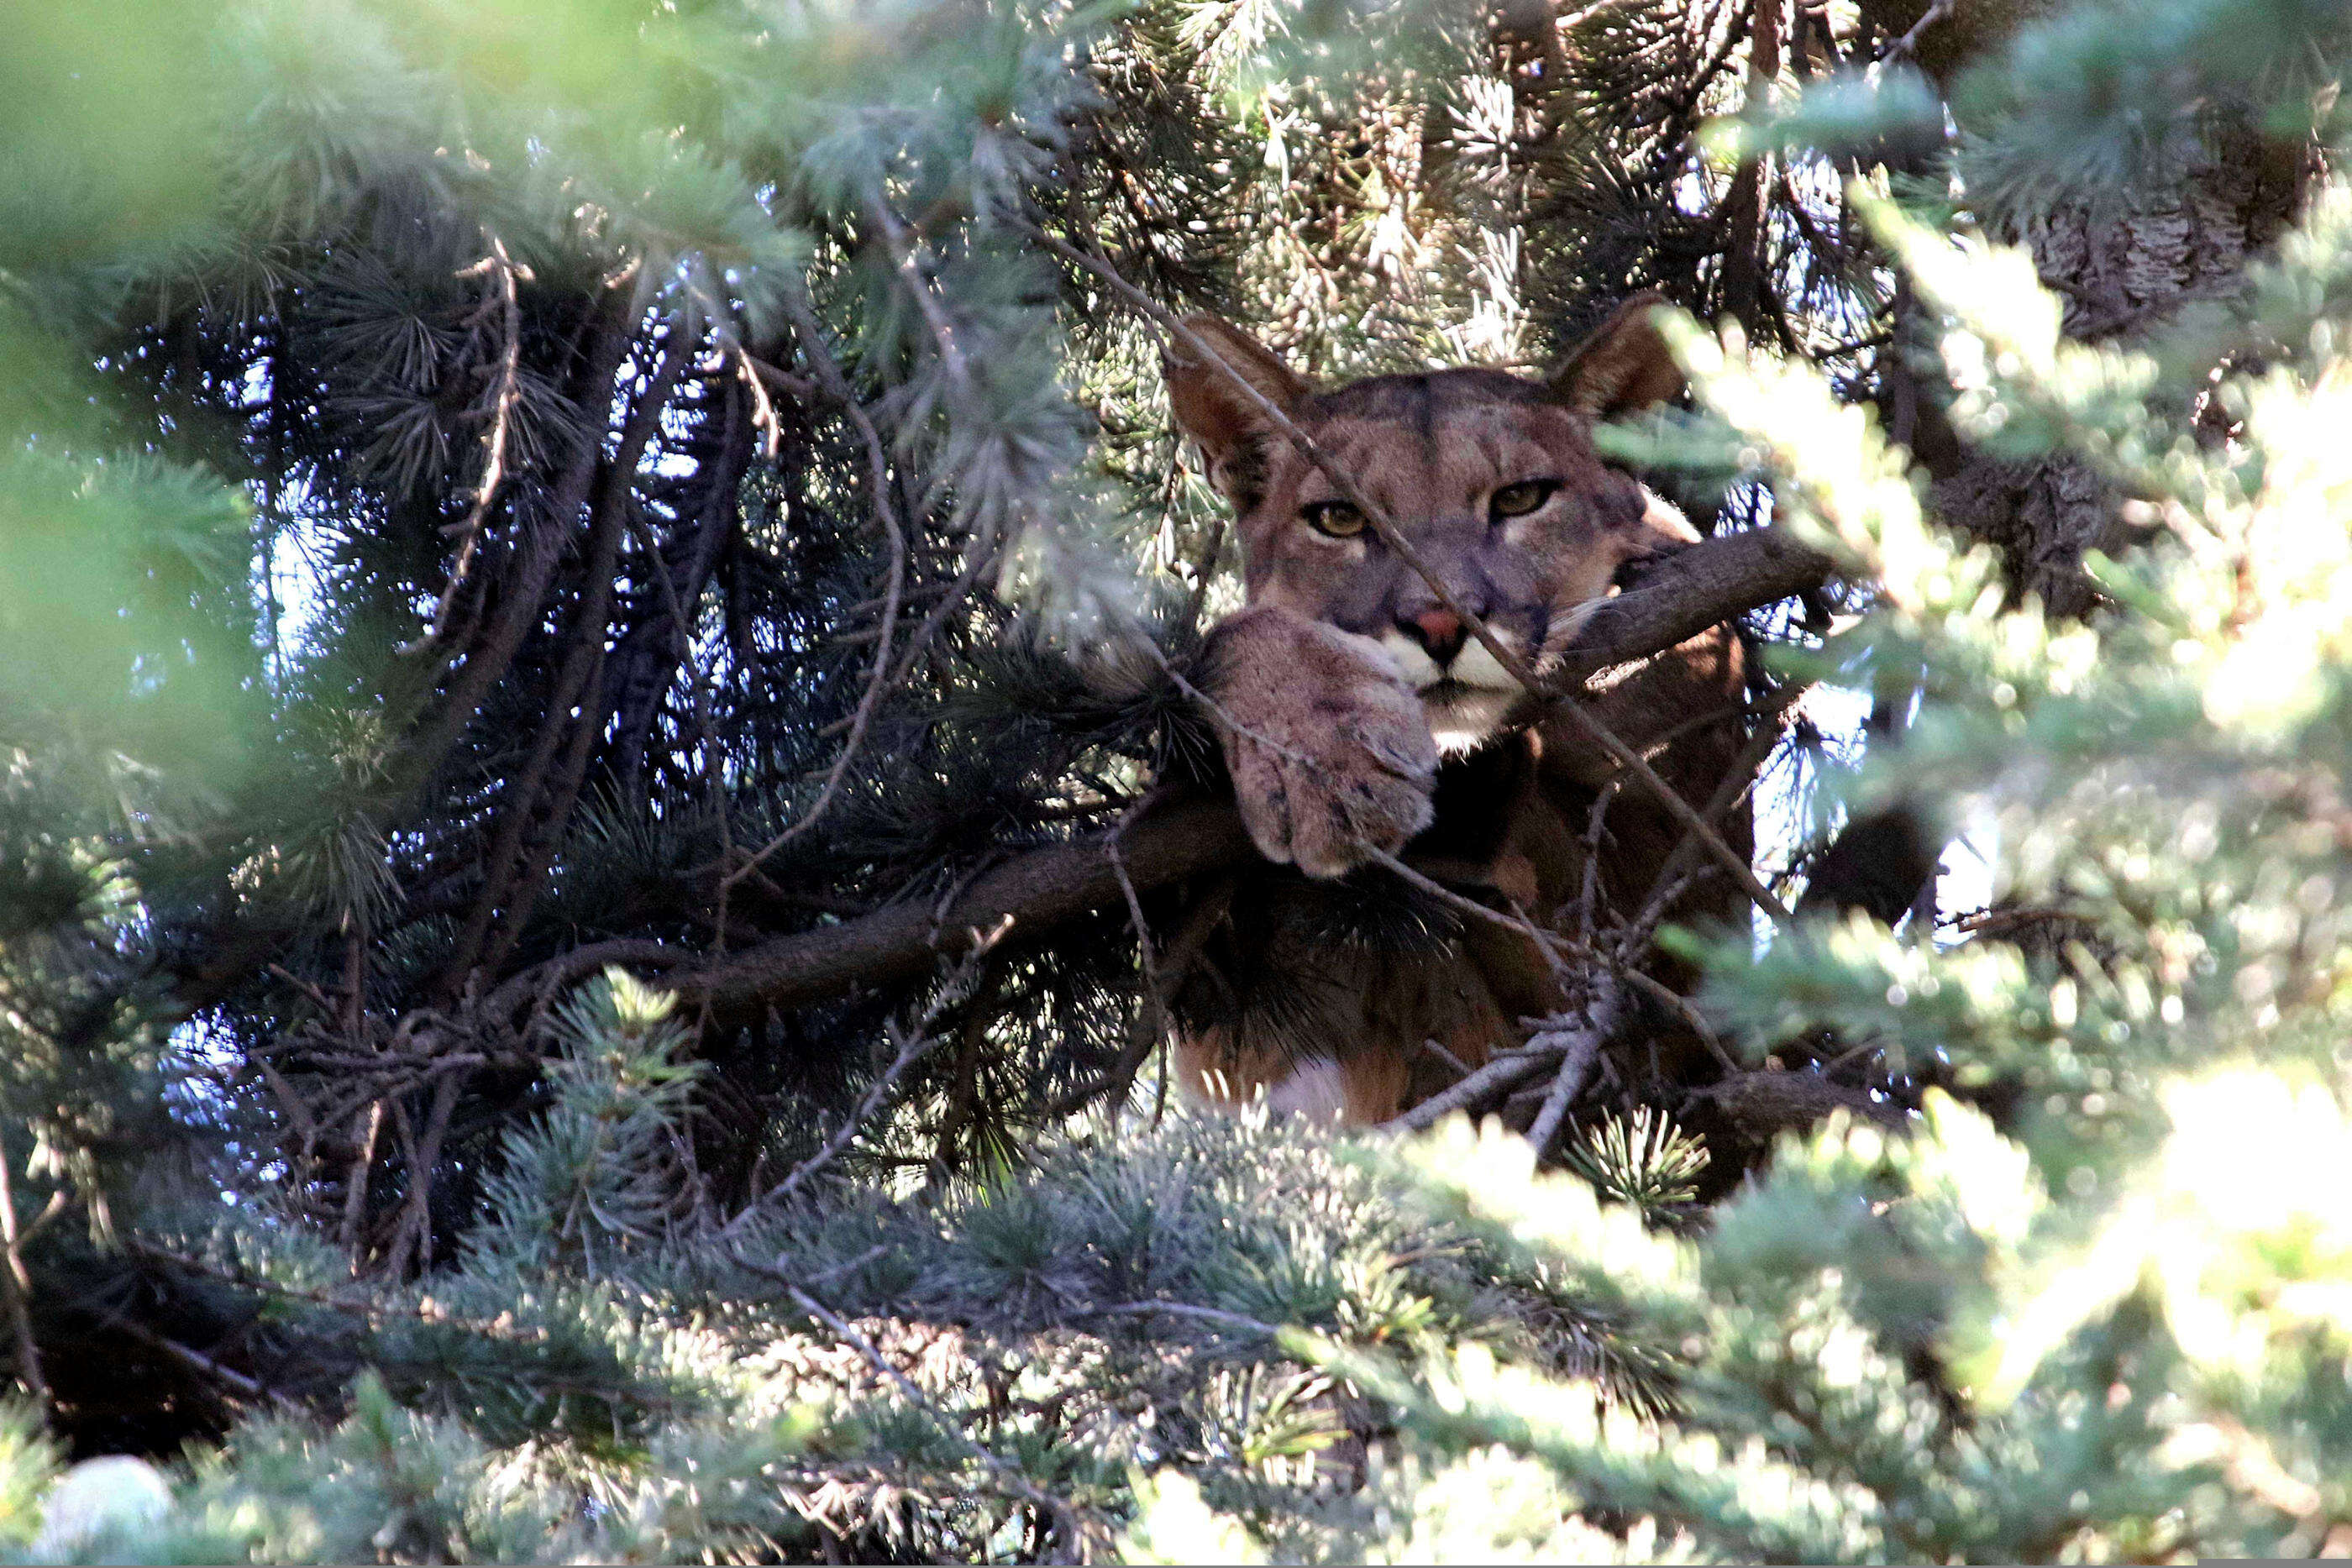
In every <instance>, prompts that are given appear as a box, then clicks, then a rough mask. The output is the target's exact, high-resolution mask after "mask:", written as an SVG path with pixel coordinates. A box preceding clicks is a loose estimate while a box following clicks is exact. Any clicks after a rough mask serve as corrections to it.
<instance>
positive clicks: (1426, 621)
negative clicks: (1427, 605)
mask: <svg viewBox="0 0 2352 1568" xmlns="http://www.w3.org/2000/svg"><path fill="white" fill-rule="evenodd" d="M1397 628H1398V630H1400V631H1402V632H1403V633H1404V634H1405V635H1406V636H1408V637H1410V638H1412V640H1413V641H1414V642H1416V643H1420V644H1421V645H1422V647H1423V649H1424V650H1426V651H1427V652H1428V654H1429V656H1430V657H1431V658H1432V659H1433V660H1435V661H1436V662H1437V667H1438V668H1439V669H1444V667H1445V666H1446V665H1448V664H1452V663H1453V662H1454V654H1456V653H1460V652H1462V643H1463V641H1464V639H1465V635H1466V633H1465V631H1464V629H1463V625H1462V617H1460V616H1459V615H1456V614H1454V612H1452V611H1451V610H1424V611H1423V612H1421V613H1420V614H1418V615H1411V616H1399V617H1398V618H1397Z"/></svg>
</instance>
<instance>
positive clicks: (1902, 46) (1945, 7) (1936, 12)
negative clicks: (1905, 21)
mask: <svg viewBox="0 0 2352 1568" xmlns="http://www.w3.org/2000/svg"><path fill="white" fill-rule="evenodd" d="M1958 9H1959V0H1935V4H1934V5H1930V6H1928V7H1927V10H1925V11H1923V12H1922V13H1920V16H1919V19H1918V20H1917V21H1916V22H1914V23H1912V24H1911V27H1910V30H1909V31H1907V32H1906V33H1905V34H1904V35H1903V36H1902V37H1899V38H1897V39H1895V41H1894V42H1893V43H1891V44H1889V45H1887V46H1886V48H1885V51H1884V52H1883V53H1881V54H1880V55H1879V57H1878V60H1879V63H1880V64H1881V65H1884V64H1885V63H1886V62H1887V61H1889V60H1911V59H1916V58H1917V57H1918V56H1917V54H1916V50H1917V49H1918V47H1919V40H1920V38H1921V37H1923V36H1924V35H1925V34H1926V33H1927V29H1928V28H1930V27H1932V26H1935V25H1936V24H1937V23H1938V22H1941V21H1945V20H1948V18H1949V17H1950V16H1951V15H1952V13H1953V12H1954V11H1957V10H1958Z"/></svg>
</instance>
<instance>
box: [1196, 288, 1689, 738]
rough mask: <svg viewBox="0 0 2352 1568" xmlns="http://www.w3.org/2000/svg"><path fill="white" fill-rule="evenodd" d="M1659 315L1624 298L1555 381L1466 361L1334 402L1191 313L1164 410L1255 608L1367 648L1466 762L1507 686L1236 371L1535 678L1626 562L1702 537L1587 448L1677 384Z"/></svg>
mask: <svg viewBox="0 0 2352 1568" xmlns="http://www.w3.org/2000/svg"><path fill="white" fill-rule="evenodd" d="M1659 303H1661V299H1660V297H1659V296H1657V295H1654V294H1649V295H1643V296H1641V297H1639V298H1635V299H1633V300H1629V301H1628V302H1627V303H1626V304H1625V305H1623V306H1622V307H1621V308H1619V309H1618V311H1617V313H1616V314H1615V315H1614V316H1612V317H1611V318H1610V319H1609V320H1608V321H1607V322H1606V323H1605V324H1604V325H1603V326H1602V327H1601V329H1600V330H1598V331H1597V332H1595V333H1594V334H1593V335H1592V336H1591V338H1590V339H1588V340H1586V341H1585V342H1584V343H1583V345H1582V346H1580V348H1579V349H1578V350H1576V351H1575V353H1573V354H1572V355H1571V356H1570V359H1569V361H1568V362H1567V364H1566V365H1565V366H1564V367H1562V369H1561V370H1560V371H1559V372H1558V373H1557V374H1555V375H1554V376H1552V377H1551V379H1550V380H1549V381H1548V382H1538V381H1533V380H1528V379H1526V378H1522V377H1519V376H1515V375H1511V374H1508V373H1507V372H1505V371H1493V370H1479V369H1462V370H1447V371H1429V372H1427V373H1425V374H1420V375H1393V376H1374V377H1372V378H1370V379H1369V380H1366V381H1359V382H1350V383H1349V384H1348V385H1346V386H1341V387H1337V388H1333V389H1331V390H1329V391H1320V390H1318V389H1317V388H1316V387H1314V386H1313V385H1311V384H1310V383H1309V382H1307V380H1305V379H1304V378H1303V377H1301V376H1299V375H1298V374H1297V372H1296V371H1292V370H1291V369H1290V367H1289V366H1288V365H1286V364H1285V363H1284V362H1283V361H1282V360H1281V358H1280V357H1279V356H1277V355H1276V354H1275V353H1274V351H1273V350H1270V349H1268V348H1266V347H1265V345H1264V344H1262V343H1260V342H1258V341H1257V340H1255V338H1253V337H1251V336H1250V335H1249V334H1248V333H1246V332H1244V331H1243V330H1242V329H1239V328H1237V327H1234V326H1233V325H1232V324H1230V323H1228V322H1225V321H1222V320H1219V319H1216V318H1215V317H1213V316H1192V317H1189V318H1187V319H1186V320H1185V323H1184V324H1185V326H1186V327H1188V328H1189V329H1191V332H1192V337H1193V338H1195V339H1197V340H1199V342H1198V344H1197V345H1196V344H1194V343H1190V342H1187V341H1185V340H1183V338H1182V337H1181V336H1180V337H1179V338H1178V340H1176V342H1175V343H1174V344H1172V345H1171V347H1170V349H1169V350H1168V351H1167V354H1166V357H1165V359H1164V361H1163V362H1162V369H1163V370H1164V371H1165V373H1166V376H1167V380H1168V392H1169V400H1170V402H1171V405H1172V407H1173V409H1174V412H1175V417H1176V423H1177V425H1178V427H1179V428H1180V429H1181V430H1182V431H1183V433H1184V434H1186V435H1188V436H1190V437H1191V438H1192V440H1193V441H1194V442H1195V443H1196V444H1198V445H1199V446H1200V449H1201V452H1202V455H1203V456H1204V457H1205V458H1206V460H1207V463H1208V472H1209V478H1210V482H1211V483H1212V484H1213V485H1214V486H1216V488H1217V490H1218V491H1219V492H1220V493H1221V494H1222V495H1223V497H1225V499H1226V500H1227V501H1229V502H1230V503H1231V504H1232V506H1233V507H1234V513H1235V515H1236V517H1238V519H1239V526H1240V531H1241V538H1242V550H1243V580H1244V586H1245V588H1246V591H1247V594H1248V599H1249V602H1250V603H1251V604H1253V605H1258V604H1268V603H1273V604H1280V605H1283V606H1286V608H1288V609H1290V610H1292V611H1294V612H1297V614H1300V615H1303V616H1306V617H1307V618H1309V619H1312V620H1317V621H1322V622H1328V623H1329V624H1331V625H1333V626H1336V627H1338V628H1339V630H1341V631H1343V632H1354V633H1356V634H1357V635H1359V636H1362V637H1367V638H1370V639H1371V640H1373V641H1375V642H1377V643H1379V644H1380V645H1381V647H1382V648H1383V649H1385V650H1386V651H1387V653H1389V655H1390V656H1391V658H1392V659H1394V660H1395V662H1396V664H1397V668H1398V670H1399V671H1400V673H1401V674H1402V675H1403V676H1404V678H1405V680H1406V681H1407V682H1408V683H1409V684H1410V685H1412V687H1413V689H1414V690H1416V691H1418V692H1419V693H1421V695H1422V700H1423V704H1424V705H1425V706H1426V709H1427V712H1428V715H1429V722H1430V728H1431V730H1432V732H1433V734H1434V735H1435V736H1436V737H1437V741H1438V744H1439V745H1440V746H1441V747H1444V748H1446V749H1448V750H1465V749H1467V748H1469V747H1475V746H1476V745H1477V744H1478V743H1479V742H1481V741H1483V740H1485V739H1486V737H1488V736H1490V735H1492V734H1493V733H1495V731H1496V729H1497V728H1499V727H1502V726H1503V724H1504V722H1505V719H1506V717H1507V715H1508V713H1509V711H1510V709H1511V707H1512V706H1513V703H1514V701H1515V699H1517V697H1518V695H1520V685H1519V683H1518V681H1517V680H1516V679H1515V678H1514V677H1513V676H1512V674H1511V673H1510V672H1509V671H1508V670H1507V668H1505V667H1504V665H1503V664H1501V663H1500V662H1498V661H1497V660H1496V658H1495V656H1494V654H1493V653H1490V652H1489V651H1488V650H1487V649H1486V646H1485V645H1484V644H1483V643H1480V642H1479V641H1478V640H1477V639H1476V638H1475V637H1474V636H1472V635H1471V634H1470V632H1469V628H1468V627H1466V626H1465V624H1464V623H1463V622H1462V620H1461V618H1460V617H1459V616H1457V615H1455V614H1454V612H1452V611H1451V610H1449V609H1447V608H1446V607H1445V605H1444V601H1443V600H1442V599H1441V597H1440V596H1439V594H1438V593H1437V591H1435V590H1434V589H1433V588H1432V587H1431V586H1430V583H1429V581H1428V580H1426V579H1424V578H1423V576H1422V575H1421V573H1419V572H1417V571H1416V570H1413V568H1412V567H1410V566H1408V565H1406V564H1405V562H1404V561H1403V559H1401V558H1400V556H1399V555H1398V554H1397V552H1396V551H1394V550H1392V549H1390V548H1389V547H1388V546H1387V545H1386V544H1384V543H1383V542H1382V541H1381V538H1379V536H1378V535H1377V534H1376V533H1375V532H1374V531H1373V529H1372V528H1371V526H1370V522H1369V521H1368V520H1367V519H1366V518H1365V517H1364V516H1363V515H1362V514H1361V513H1360V511H1358V510H1357V508H1356V507H1355V506H1354V505H1353V504H1351V503H1350V502H1349V501H1347V500H1345V499H1343V498H1341V497H1340V496H1339V490H1338V487H1337V486H1334V485H1333V484H1332V483H1331V481H1330V479H1329V478H1328V477H1327V476H1326V475H1325V474H1324V473H1323V471H1322V470H1321V469H1320V468H1318V466H1317V465H1316V464H1315V463H1314V462H1313V461H1312V460H1311V459H1310V458H1309V457H1308V456H1307V454H1306V453H1305V452H1303V451H1301V450H1300V449H1299V448H1298V446H1297V444H1296V443H1294V442H1293V441H1291V440H1290V439H1288V437H1287V436H1286V435H1285V434H1282V433H1281V432H1280V430H1279V429H1278V427H1276V425H1275V423H1274V422H1273V421H1271V420H1270V419H1269V418H1268V417H1267V416H1266V413H1265V407H1264V406H1262V405H1261V404H1260V403H1259V402H1258V401H1257V398H1254V397H1252V396H1251V395H1250V393H1249V392H1245V391H1244V390H1243V388H1242V387H1241V386H1238V385H1236V384H1235V381H1234V376H1235V375H1236V374H1237V375H1238V376H1239V378H1240V379H1241V381H1242V382H1246V383H1247V386H1248V388H1250V389H1251V390H1253V391H1255V392H1256V393H1257V394H1258V396H1259V397H1262V398H1263V399H1264V400H1265V403H1266V404H1270V405H1272V406H1273V407H1274V408H1276V409H1278V410H1280V411H1281V412H1282V413H1283V414H1284V415H1285V416H1286V417H1287V418H1288V419H1289V421H1290V422H1291V423H1292V424H1293V425H1295V426H1296V427H1297V429H1298V430H1300V431H1301V432H1303V433H1304V434H1306V435H1307V436H1308V437H1309V438H1310V439H1311V440H1313V441H1314V443H1315V444H1317V445H1318V446H1319V447H1320V448H1322V450H1323V451H1324V452H1326V453H1328V455H1330V456H1331V457H1332V458H1334V459H1335V460H1336V462H1337V465H1338V466H1339V469H1340V471H1341V472H1343V473H1345V474H1346V475H1347V476H1349V479H1350V480H1351V481H1352V483H1353V484H1354V486H1355V487H1356V489H1357V491H1358V492H1359V493H1360V495H1361V496H1362V497H1364V498H1365V499H1367V500H1369V501H1370V502H1371V503H1372V504H1373V505H1375V506H1377V507H1381V509H1382V510H1384V511H1385V512H1386V513H1387V515H1388V517H1389V518H1390V520H1391V522H1392V523H1394V525H1395V526H1396V528H1397V530H1398V531H1399V532H1400V533H1402V535H1403V537H1404V538H1405V540H1406V542H1407V543H1408V544H1409V545H1410V546H1411V547H1412V549H1413V551H1414V553H1415V554H1416V555H1418V556H1419V557H1420V558H1421V559H1422V561H1423V563H1424V564H1425V565H1426V566H1427V567H1428V568H1429V569H1430V570H1431V573H1432V574H1433V576H1435V577H1436V578H1437V579H1438V580H1440V581H1442V582H1443V583H1444V586H1445V589H1446V591H1447V593H1449V594H1451V595H1452V596H1453V599H1454V602H1455V603H1457V604H1459V605H1461V606H1462V607H1463V608H1464V609H1465V610H1467V611H1469V612H1472V613H1473V614H1475V615H1476V616H1477V617H1478V618H1479V619H1481V620H1482V621H1484V622H1486V624H1487V626H1488V627H1489V628H1490V629H1491V630H1492V631H1493V632H1494V633H1495V635H1496V640H1497V641H1498V642H1500V643H1502V644H1503V646H1505V647H1506V648H1507V649H1509V650H1510V651H1511V652H1512V653H1515V654H1516V655H1517V656H1518V658H1519V659H1520V660H1522V661H1524V662H1525V663H1526V664H1529V665H1531V666H1533V667H1534V669H1535V670H1536V672H1537V673H1538V674H1543V673H1544V672H1545V670H1546V667H1547V666H1548V665H1549V664H1551V663H1553V662H1555V661H1556V660H1557V659H1558V657H1559V653H1560V652H1561V651H1562V650H1563V649H1565V648H1566V647H1567V646H1568V644H1569V642H1570V639H1572V638H1573V637H1574V636H1575V635H1576V633H1577V631H1578V629H1579V628H1580V627H1581V626H1582V625H1583V623H1584V622H1585V620H1586V618H1587V617H1588V616H1590V615H1591V612H1592V610H1593V607H1594V606H1596V605H1597V604H1599V603H1600V601H1601V599H1602V598H1603V597H1605V596H1606V595H1607V593H1608V592H1609V588H1610V582H1611V580H1612V578H1613V577H1614V576H1615V575H1616V572H1617V569H1618V568H1619V567H1620V566H1622V565H1623V564H1624V563H1625V562H1626V561H1627V560H1629V559H1633V558H1635V557H1637V556H1641V555H1643V554H1646V553H1649V552H1650V551H1651V550H1652V549H1654V548H1656V547H1657V546H1658V545H1659V544H1660V543H1661V542H1663V541H1664V540H1665V539H1690V538H1696V537H1697V536H1696V534H1695V533H1693V531H1692V530H1691V528H1690V525H1689V524H1687V523H1686V522H1685V521H1684V520H1683V519H1682V517H1681V516H1680V515H1679V514H1678V513H1675V511H1674V509H1673V508H1672V507H1668V506H1666V504H1665V503H1664V502H1663V501H1660V500H1658V499H1657V498H1656V497H1654V496H1652V495H1651V494H1650V493H1649V492H1648V491H1646V490H1645V489H1643V486H1641V484H1640V483H1639V482H1637V481H1636V480H1635V479H1633V476H1630V475H1628V474H1626V473H1624V472H1622V470H1619V469H1616V468H1612V467H1610V466H1609V465H1606V464H1604V463H1603V462H1601V458H1600V456H1599V455H1597V454H1596V453H1595V452H1594V450H1593V445H1592V435H1591V432H1592V426H1593V423H1595V422H1596V421H1599V420H1605V419H1609V418H1612V417H1614V416H1617V415H1620V414H1623V413H1632V412H1634V411H1636V410H1639V409H1642V408H1645V407H1648V406H1650V405H1652V404H1654V403H1657V402H1662V401H1664V399H1666V398H1670V397H1672V396H1674V395H1675V392H1679V391H1680V390H1681V388H1682V384H1683V378H1682V372H1681V371H1679V370H1678V369H1677V368H1676V367H1675V361H1674V357H1673V355H1672V354H1671V353H1670V352H1669V351H1668V350H1667V348H1666V344H1665V341H1664V339H1663V338H1661V337H1660V336H1659V334H1658V332H1657V329H1655V328H1654V327H1653V326H1652V325H1651V323H1650V313H1651V311H1652V309H1653V308H1654V307H1655V306H1657V305H1658V304H1659ZM1204 348H1205V349H1206V350H1207V351H1208V352H1209V353H1210V354H1213V355H1214V356H1215V358H1216V359H1217V360H1219V361H1223V366H1220V365H1217V364H1213V363H1210V362H1208V361H1207V360H1206V359H1205V358H1204V357H1203V355H1202V349H1204Z"/></svg>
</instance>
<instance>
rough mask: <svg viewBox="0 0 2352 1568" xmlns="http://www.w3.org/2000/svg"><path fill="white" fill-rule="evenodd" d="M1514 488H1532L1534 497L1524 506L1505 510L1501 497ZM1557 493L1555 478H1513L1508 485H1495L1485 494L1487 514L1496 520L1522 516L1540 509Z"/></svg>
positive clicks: (1557, 487) (1557, 486) (1557, 485)
mask: <svg viewBox="0 0 2352 1568" xmlns="http://www.w3.org/2000/svg"><path fill="white" fill-rule="evenodd" d="M1514 490H1532V491H1533V492H1534V493H1535V499H1534V500H1532V501H1530V502H1528V504H1527V505H1526V506H1524V507H1517V508H1515V509H1510V510H1506V509H1505V507H1504V506H1503V497H1505V496H1507V495H1508V494H1510V493H1511V492H1512V491H1514ZM1558 494H1559V480H1557V479H1515V480H1513V481H1512V482H1511V483H1510V484H1508V485H1497V486H1495V488H1494V490H1493V492H1492V493H1491V494H1489V495H1488V496H1487V497H1486V510H1487V514H1488V515H1489V516H1490V517H1493V518H1494V519H1495V520H1496V522H1502V521H1505V520H1507V519H1508V518H1511V517H1527V516H1528V515H1530V514H1532V513H1535V512H1540V511H1542V510H1543V508H1544V503H1545V502H1547V501H1549V500H1550V499H1551V498H1552V497H1554V496H1556V495H1558Z"/></svg>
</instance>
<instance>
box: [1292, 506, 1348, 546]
mask: <svg viewBox="0 0 2352 1568" xmlns="http://www.w3.org/2000/svg"><path fill="white" fill-rule="evenodd" d="M1299 514H1300V516H1302V517H1305V518H1306V519H1307V527H1308V528H1313V529H1314V530H1315V531H1316V532H1317V533H1318V534H1328V535H1329V536H1330V537H1331V538H1335V539H1351V538H1355V537H1356V536H1357V535H1358V534H1360V533H1362V532H1363V531H1364V514H1363V513H1361V512H1360V511H1358V510H1356V508H1355V506H1354V504H1353V503H1351V502H1348V501H1317V502H1315V503H1314V504H1313V505H1311V506H1307V507H1300V508H1299Z"/></svg>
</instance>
